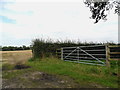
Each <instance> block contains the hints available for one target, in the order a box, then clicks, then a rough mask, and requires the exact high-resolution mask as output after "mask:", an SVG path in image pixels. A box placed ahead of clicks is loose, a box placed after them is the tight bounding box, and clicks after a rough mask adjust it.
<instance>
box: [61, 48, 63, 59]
mask: <svg viewBox="0 0 120 90" xmlns="http://www.w3.org/2000/svg"><path fill="white" fill-rule="evenodd" d="M61 60H63V48H61Z"/></svg>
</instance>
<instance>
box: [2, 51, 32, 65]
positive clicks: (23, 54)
mask: <svg viewBox="0 0 120 90" xmlns="http://www.w3.org/2000/svg"><path fill="white" fill-rule="evenodd" d="M0 54H1V56H2V58H1V61H2V62H3V63H10V64H15V63H25V62H26V61H27V60H28V59H29V58H31V57H32V51H31V50H21V51H0Z"/></svg>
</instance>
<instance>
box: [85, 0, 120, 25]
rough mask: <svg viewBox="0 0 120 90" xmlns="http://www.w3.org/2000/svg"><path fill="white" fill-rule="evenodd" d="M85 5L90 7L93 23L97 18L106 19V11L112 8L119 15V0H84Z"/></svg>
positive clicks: (96, 21)
mask: <svg viewBox="0 0 120 90" xmlns="http://www.w3.org/2000/svg"><path fill="white" fill-rule="evenodd" d="M84 3H85V5H86V6H87V7H89V8H90V11H91V13H92V16H91V17H90V18H91V19H94V20H95V22H94V23H98V21H99V20H101V19H102V20H107V18H106V17H107V15H108V11H110V10H112V9H114V12H115V14H118V15H119V16H120V0H85V1H84Z"/></svg>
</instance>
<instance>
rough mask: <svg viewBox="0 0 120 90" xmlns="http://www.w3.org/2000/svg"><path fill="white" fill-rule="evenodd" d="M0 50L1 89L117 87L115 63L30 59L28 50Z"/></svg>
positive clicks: (50, 58)
mask: <svg viewBox="0 0 120 90" xmlns="http://www.w3.org/2000/svg"><path fill="white" fill-rule="evenodd" d="M1 53H2V54H3V60H4V59H7V60H6V62H8V63H3V65H2V68H3V72H2V75H3V76H2V77H3V84H2V85H3V88H118V82H119V80H118V77H119V76H120V75H119V73H118V66H116V65H115V66H114V67H110V68H107V67H105V66H93V65H85V64H79V63H72V62H65V61H62V60H60V59H57V58H54V57H49V58H46V57H44V58H43V59H29V58H30V57H32V53H31V51H30V50H28V51H5V52H1ZM18 65H21V67H20V66H19V67H18ZM22 65H23V66H22ZM11 82H12V83H11Z"/></svg>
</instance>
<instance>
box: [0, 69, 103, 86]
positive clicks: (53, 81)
mask: <svg viewBox="0 0 120 90" xmlns="http://www.w3.org/2000/svg"><path fill="white" fill-rule="evenodd" d="M2 88H102V87H101V86H100V85H97V84H91V83H90V84H87V85H85V84H82V85H81V84H79V83H77V82H75V81H74V80H73V79H71V78H69V77H67V76H62V77H61V76H58V75H51V74H47V73H44V72H38V71H35V72H29V73H28V72H27V73H24V74H23V75H21V76H18V77H15V78H11V79H3V81H2Z"/></svg>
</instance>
